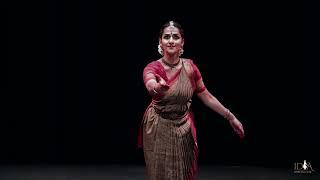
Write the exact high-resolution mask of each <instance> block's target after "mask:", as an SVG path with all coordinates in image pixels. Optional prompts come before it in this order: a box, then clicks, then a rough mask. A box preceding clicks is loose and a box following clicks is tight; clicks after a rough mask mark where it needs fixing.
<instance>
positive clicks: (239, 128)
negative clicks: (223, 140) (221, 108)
mask: <svg viewBox="0 0 320 180" xmlns="http://www.w3.org/2000/svg"><path fill="white" fill-rule="evenodd" d="M233 129H234V131H235V132H236V133H237V135H238V136H239V137H240V140H243V139H244V137H245V134H244V130H243V126H242V124H241V123H240V122H239V123H235V124H233Z"/></svg>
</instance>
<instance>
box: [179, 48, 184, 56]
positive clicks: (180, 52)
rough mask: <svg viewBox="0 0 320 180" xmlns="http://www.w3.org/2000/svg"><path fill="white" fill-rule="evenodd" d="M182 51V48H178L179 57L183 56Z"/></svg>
mask: <svg viewBox="0 0 320 180" xmlns="http://www.w3.org/2000/svg"><path fill="white" fill-rule="evenodd" d="M183 52H184V50H183V49H182V48H180V51H179V56H181V55H182V54H183Z"/></svg>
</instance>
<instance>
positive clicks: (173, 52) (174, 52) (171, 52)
mask: <svg viewBox="0 0 320 180" xmlns="http://www.w3.org/2000/svg"><path fill="white" fill-rule="evenodd" d="M177 53H178V52H177V51H168V54H169V55H174V54H177Z"/></svg>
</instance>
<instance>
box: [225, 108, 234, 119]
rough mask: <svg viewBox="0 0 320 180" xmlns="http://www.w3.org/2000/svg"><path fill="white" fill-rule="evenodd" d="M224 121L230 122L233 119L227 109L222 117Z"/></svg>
mask: <svg viewBox="0 0 320 180" xmlns="http://www.w3.org/2000/svg"><path fill="white" fill-rule="evenodd" d="M223 117H224V118H225V119H227V120H228V121H231V120H232V119H233V118H234V117H233V116H232V113H231V112H230V110H229V109H227V112H226V113H225V115H224V116H223Z"/></svg>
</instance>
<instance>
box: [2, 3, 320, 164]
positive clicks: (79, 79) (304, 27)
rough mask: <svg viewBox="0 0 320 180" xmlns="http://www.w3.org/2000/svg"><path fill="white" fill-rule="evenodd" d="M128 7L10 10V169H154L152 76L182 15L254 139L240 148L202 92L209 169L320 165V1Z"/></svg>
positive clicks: (190, 50) (197, 106)
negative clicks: (140, 138) (164, 33)
mask: <svg viewBox="0 0 320 180" xmlns="http://www.w3.org/2000/svg"><path fill="white" fill-rule="evenodd" d="M118 3H119V4H118V5H117V6H114V5H112V6H111V4H107V3H105V2H102V1H101V2H98V1H75V2H70V1H68V2H64V1H42V2H23V3H20V4H6V5H5V6H3V7H5V8H2V9H3V10H1V15H2V17H4V20H3V21H2V24H3V25H4V27H8V28H7V29H5V30H7V32H6V33H5V34H7V36H4V40H5V41H4V42H7V44H8V46H7V49H4V52H8V53H7V54H6V53H3V54H4V56H5V57H4V59H7V60H8V61H6V62H7V63H6V62H5V61H3V62H2V63H3V65H1V66H2V67H5V68H4V70H3V71H1V76H2V77H3V80H2V82H3V83H2V85H1V91H2V98H1V99H2V100H1V104H2V106H3V107H2V113H1V125H0V129H1V130H0V133H1V136H0V139H1V150H0V152H1V154H0V163H1V164H3V165H6V164H109V163H120V164H143V162H144V161H143V154H142V150H141V149H137V147H136V140H137V133H138V129H139V125H140V122H141V120H142V115H143V113H144V110H145V108H146V106H147V105H148V103H149V102H150V97H149V95H148V94H147V91H146V90H145V88H144V85H143V81H142V71H143V68H144V66H145V65H146V64H147V63H149V62H151V61H152V60H155V59H157V58H159V57H160V56H159V54H158V53H157V44H158V33H159V30H160V27H161V25H162V24H164V23H165V22H167V21H169V20H175V21H177V22H179V23H180V24H181V25H182V27H183V28H184V30H185V36H186V37H185V38H186V39H185V53H184V54H183V57H186V58H191V59H193V60H194V62H195V63H196V64H197V65H198V67H199V69H200V71H201V72H202V76H203V78H204V82H205V84H206V86H207V89H208V90H209V91H210V92H212V94H213V95H215V96H216V97H217V98H218V99H219V100H220V101H221V102H222V104H224V105H225V106H226V107H228V108H229V109H230V110H232V112H233V113H234V114H235V115H236V116H237V117H238V119H239V120H240V121H241V122H242V123H243V125H244V128H245V132H246V139H245V141H244V142H239V140H238V138H237V136H236V135H235V134H234V133H233V131H232V129H231V127H230V126H229V124H228V123H227V122H226V121H224V120H223V118H222V117H220V116H219V115H217V114H216V113H215V112H213V111H211V110H210V109H209V108H207V107H205V106H204V105H203V104H202V103H201V102H200V101H199V99H197V97H194V101H193V110H194V114H195V119H196V127H197V131H198V141H199V146H200V157H199V158H200V163H201V164H215V165H224V164H227V165H229V164H232V165H234V164H236V165H253V166H267V167H286V168H291V167H293V163H295V162H302V161H303V160H305V159H306V160H307V161H310V162H311V163H312V165H313V167H319V165H320V163H319V155H318V154H317V152H318V151H319V147H318V146H319V141H318V125H319V118H318V116H316V112H317V102H318V101H317V100H318V99H319V98H318V97H317V95H316V94H317V93H318V91H317V88H316V87H315V85H316V82H317V73H316V70H317V68H316V66H315V60H317V59H316V58H315V56H314V54H312V53H313V50H315V49H316V48H315V46H314V43H315V41H314V36H313V35H311V33H312V32H316V31H315V28H316V25H314V23H313V21H312V19H311V18H312V17H314V14H313V13H312V12H313V11H311V10H312V9H313V8H314V6H312V5H308V4H304V6H303V5H302V4H294V3H283V4H280V3H271V2H260V1H259V2H255V1H253V2H212V3H208V2H201V1H193V2H187V1H186V2H184V1H161V2H160V1H157V2H148V1H146V2H144V1H132V2H130V1H128V2H127V1H119V2H118ZM6 7H7V8H6ZM303 8H304V9H303ZM6 38H7V39H6Z"/></svg>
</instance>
